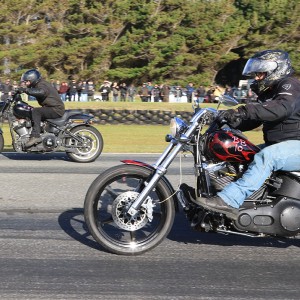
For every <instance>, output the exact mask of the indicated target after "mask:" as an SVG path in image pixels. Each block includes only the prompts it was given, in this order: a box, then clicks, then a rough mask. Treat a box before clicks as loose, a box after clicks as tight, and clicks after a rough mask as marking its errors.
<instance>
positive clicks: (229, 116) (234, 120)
mask: <svg viewBox="0 0 300 300" xmlns="http://www.w3.org/2000/svg"><path fill="white" fill-rule="evenodd" d="M243 119H246V111H245V109H244V107H243V106H241V107H239V108H238V109H237V110H234V109H227V110H221V111H219V113H218V116H217V121H218V122H219V123H221V124H222V123H227V124H228V125H230V127H233V128H236V127H238V126H239V125H240V124H241V122H242V120H243Z"/></svg>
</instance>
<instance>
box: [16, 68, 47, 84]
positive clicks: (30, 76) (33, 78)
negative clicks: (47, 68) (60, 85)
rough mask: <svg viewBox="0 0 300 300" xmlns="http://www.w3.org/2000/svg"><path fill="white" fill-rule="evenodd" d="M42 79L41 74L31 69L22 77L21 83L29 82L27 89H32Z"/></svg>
mask: <svg viewBox="0 0 300 300" xmlns="http://www.w3.org/2000/svg"><path fill="white" fill-rule="evenodd" d="M41 79H42V76H41V73H40V72H39V71H38V70H36V69H31V70H28V71H26V72H25V73H24V74H23V75H22V77H21V81H29V82H30V84H29V85H28V87H34V86H35V85H36V84H37V83H38V82H39V81H40V80H41Z"/></svg>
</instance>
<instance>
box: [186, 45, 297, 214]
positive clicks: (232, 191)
mask: <svg viewBox="0 0 300 300" xmlns="http://www.w3.org/2000/svg"><path fill="white" fill-rule="evenodd" d="M292 74H293V69H292V66H291V62H290V59H289V55H288V53H286V52H284V51H281V50H265V51H261V52H258V53H256V54H255V55H254V56H253V57H251V58H250V59H249V60H248V61H247V63H246V65H245V67H244V70H243V75H246V76H254V79H255V80H254V81H253V83H252V85H251V89H252V90H253V91H254V92H255V93H256V94H257V95H258V98H257V100H258V102H257V103H248V104H246V105H244V106H240V107H238V108H237V109H236V110H234V109H228V110H224V111H221V112H220V113H219V115H218V120H219V121H220V122H221V121H222V120H224V119H225V120H226V121H227V123H228V124H229V125H231V126H232V127H233V128H237V129H240V130H242V131H245V130H251V129H253V128H256V127H258V126H259V125H261V124H262V125H263V135H264V141H265V147H264V148H263V149H262V150H261V151H260V152H258V153H257V154H256V155H255V156H254V160H253V162H252V163H251V164H250V165H249V167H248V169H247V170H246V172H245V173H244V174H243V176H242V177H241V178H240V179H238V180H237V181H235V182H233V183H230V184H229V185H227V186H226V187H225V188H224V189H223V190H222V191H221V192H219V193H217V196H214V197H210V198H204V197H195V195H193V196H194V197H193V196H192V197H191V198H194V199H191V200H193V201H194V202H196V203H197V204H199V205H201V206H202V207H204V208H206V209H208V210H211V211H215V212H219V213H224V214H225V215H227V216H228V217H229V218H232V219H236V218H237V214H238V211H239V207H240V206H241V205H242V204H243V202H244V200H245V199H247V197H248V196H250V195H251V194H252V193H253V192H254V191H256V190H258V189H259V188H260V187H261V186H262V184H263V183H264V181H265V180H266V179H267V178H268V177H269V176H270V174H271V173H272V172H273V171H276V170H284V171H296V170H300V81H299V80H298V79H297V78H295V77H293V76H292ZM188 191H189V193H190V194H191V189H189V190H188ZM183 192H184V191H183Z"/></svg>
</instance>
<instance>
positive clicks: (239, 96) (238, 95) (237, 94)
mask: <svg viewBox="0 0 300 300" xmlns="http://www.w3.org/2000/svg"><path fill="white" fill-rule="evenodd" d="M233 97H234V98H235V99H236V100H238V102H239V103H242V102H243V100H245V99H246V98H247V92H246V91H245V90H242V88H241V87H240V86H239V87H238V88H237V89H236V90H234V92H233Z"/></svg>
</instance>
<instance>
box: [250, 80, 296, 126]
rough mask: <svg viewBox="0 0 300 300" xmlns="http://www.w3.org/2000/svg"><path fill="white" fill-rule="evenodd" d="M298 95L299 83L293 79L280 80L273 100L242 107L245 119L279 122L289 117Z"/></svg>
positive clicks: (293, 109)
mask: <svg viewBox="0 0 300 300" xmlns="http://www.w3.org/2000/svg"><path fill="white" fill-rule="evenodd" d="M299 94H300V85H299V82H298V81H296V79H294V78H291V77H290V78H286V79H285V80H282V81H281V82H280V83H279V84H278V86H277V87H276V90H274V94H273V98H272V99H270V101H266V102H264V103H249V104H246V105H245V107H244V110H245V113H246V117H247V119H251V120H260V121H280V120H284V119H286V118H287V117H289V116H290V115H291V114H292V113H293V112H294V111H295V108H296V106H298V105H299V104H298V105H297V102H299V100H298V101H297V99H298V95H299Z"/></svg>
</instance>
